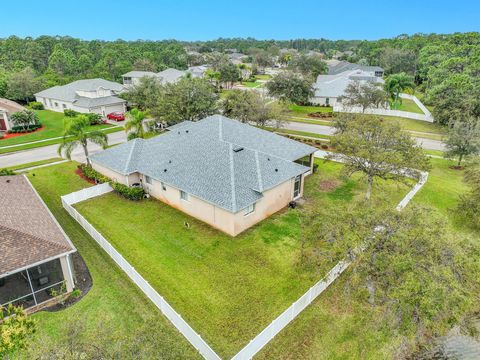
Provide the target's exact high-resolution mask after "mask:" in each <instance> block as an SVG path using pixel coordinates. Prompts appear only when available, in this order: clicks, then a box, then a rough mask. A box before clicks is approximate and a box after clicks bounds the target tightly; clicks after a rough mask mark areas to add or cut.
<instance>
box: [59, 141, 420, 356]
mask: <svg viewBox="0 0 480 360" xmlns="http://www.w3.org/2000/svg"><path fill="white" fill-rule="evenodd" d="M329 154H330V153H329V152H326V151H322V150H319V151H317V152H316V153H315V157H317V158H325V157H326V156H327V155H329ZM332 160H333V161H339V162H341V159H332ZM408 173H411V171H409V172H406V175H407V174H408ZM407 176H408V175H407ZM427 178H428V173H427V172H421V173H420V180H419V181H418V183H417V184H416V185H415V186H414V187H413V188H412V190H410V192H409V193H408V194H407V195H406V196H405V197H404V198H403V199H402V201H400V203H399V204H398V205H397V208H396V209H397V210H398V211H401V210H402V209H403V208H404V207H405V206H407V204H408V203H409V202H410V200H412V198H413V197H414V196H415V194H416V193H417V192H418V191H419V190H420V189H421V188H422V186H423V185H424V184H425V183H426V182H427ZM112 190H113V189H112V188H111V187H110V185H108V184H101V185H97V186H93V187H90V188H87V189H84V190H80V191H77V192H74V193H71V194H68V195H65V196H62V204H63V207H64V208H65V209H66V210H67V212H68V213H69V214H70V215H71V216H72V217H73V218H74V219H75V220H76V221H77V222H78V223H79V224H80V225H81V226H82V227H83V228H84V229H85V230H86V231H87V232H88V233H89V234H90V235H91V236H92V237H93V239H95V241H96V242H97V243H98V244H99V245H100V246H101V247H102V249H103V250H105V251H106V252H107V253H108V254H109V255H110V257H111V258H112V259H113V260H114V261H115V262H116V263H117V265H118V266H119V267H120V268H121V269H122V270H123V271H124V272H125V273H126V274H127V275H128V276H129V277H130V279H132V281H133V282H134V283H135V284H136V285H137V286H138V287H139V288H140V289H141V290H142V291H143V292H144V293H145V295H147V297H148V298H149V299H150V300H151V301H152V302H153V303H154V304H155V305H156V306H157V307H158V308H159V309H160V311H161V312H162V313H163V314H164V315H165V316H166V317H167V319H169V320H170V321H171V323H172V324H173V325H174V326H175V327H176V328H177V329H178V331H180V333H182V335H183V336H185V338H186V339H187V340H188V341H189V342H190V343H191V344H192V345H193V346H194V347H195V349H197V350H198V352H199V353H200V354H201V355H202V356H203V357H204V358H205V359H207V360H220V357H219V356H218V355H217V354H216V353H215V352H214V351H213V349H212V348H211V347H210V346H209V345H208V344H207V343H206V342H205V341H204V340H203V339H202V338H201V336H200V335H199V334H198V333H197V332H195V330H193V329H192V328H191V327H190V325H188V323H187V322H186V321H185V320H183V319H182V317H181V316H180V314H178V313H177V312H176V311H175V310H174V309H173V308H172V307H171V306H170V305H169V304H168V303H167V302H166V301H165V299H164V298H163V297H162V296H161V295H160V294H158V293H157V292H156V291H155V289H154V288H153V287H152V286H151V285H150V284H149V283H148V282H147V281H146V280H145V279H144V278H143V277H142V276H141V275H140V274H139V273H138V272H137V271H136V270H135V269H134V268H133V267H132V266H131V265H130V264H129V263H128V262H127V261H126V260H125V259H124V258H123V256H122V255H121V254H120V253H119V252H118V251H116V250H115V249H114V247H113V246H112V245H111V244H110V243H109V242H108V241H107V240H106V239H105V238H104V237H103V236H102V235H101V234H100V233H99V232H98V231H97V230H96V229H95V228H94V227H93V226H92V225H91V224H90V223H89V222H88V221H87V220H86V219H85V218H84V217H83V216H82V215H81V214H80V213H79V212H78V211H77V210H75V208H73V207H72V205H73V204H76V203H78V202H80V201H84V200H87V199H91V198H94V197H96V196H100V195H103V194H106V193H108V192H111V191H112ZM362 250H363V247H360V248H359V249H357V251H354V253H356V252H358V251H362ZM351 262H352V257H351V256H349V257H346V258H345V259H343V260H341V261H339V262H338V263H337V264H336V265H335V266H334V267H333V268H332V269H331V270H330V271H329V272H328V273H327V275H326V276H325V277H324V278H323V279H321V280H320V281H318V282H317V283H316V284H315V285H313V286H312V287H311V288H310V289H309V290H308V291H307V292H306V293H305V294H303V295H302V296H301V297H300V298H299V299H298V300H297V301H295V302H294V303H293V304H292V305H291V306H290V307H289V308H288V309H286V310H285V311H284V312H283V313H282V314H281V315H280V316H278V317H277V318H276V319H275V320H273V321H272V322H271V323H270V325H268V326H267V327H266V328H265V329H264V330H263V331H262V332H261V333H260V334H258V335H257V336H256V337H255V338H254V339H253V340H251V341H250V343H248V344H247V345H246V346H245V347H244V348H243V349H242V350H240V351H239V352H238V353H237V354H236V355H235V356H234V357H233V358H232V360H247V359H251V358H252V357H253V356H255V354H257V353H258V352H259V351H260V350H261V349H262V348H263V347H265V345H267V344H268V343H269V342H270V341H271V340H272V339H273V338H274V337H275V336H276V335H277V334H278V333H279V332H280V331H282V330H283V329H284V328H285V327H286V326H287V325H288V324H289V323H290V322H292V321H293V320H294V319H295V318H296V317H297V316H298V315H299V314H300V313H301V312H302V311H303V310H305V308H306V307H307V306H308V305H310V304H311V303H312V302H313V301H314V300H315V299H316V298H317V297H318V296H319V295H320V294H321V293H322V292H323V291H325V290H326V289H327V288H328V286H329V285H330V284H332V283H333V282H334V281H335V280H336V279H337V278H338V277H339V276H340V275H341V274H342V273H343V272H344V271H345V270H346V269H347V268H348V266H349V265H350V264H351Z"/></svg>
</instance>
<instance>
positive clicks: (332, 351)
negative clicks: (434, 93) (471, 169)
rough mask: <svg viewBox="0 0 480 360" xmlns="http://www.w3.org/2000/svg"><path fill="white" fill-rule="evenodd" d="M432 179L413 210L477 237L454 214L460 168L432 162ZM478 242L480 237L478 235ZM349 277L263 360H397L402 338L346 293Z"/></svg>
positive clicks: (268, 350) (307, 311)
mask: <svg viewBox="0 0 480 360" xmlns="http://www.w3.org/2000/svg"><path fill="white" fill-rule="evenodd" d="M431 164H432V166H433V168H432V170H431V171H430V173H429V178H428V181H427V183H426V184H425V185H424V187H423V188H422V189H421V190H420V192H419V193H418V194H417V195H416V196H415V197H414V198H413V200H412V204H418V205H425V206H431V207H433V208H435V209H437V210H438V211H440V212H441V213H443V214H445V215H446V216H448V221H449V224H450V225H451V226H450V228H451V231H456V232H460V233H465V234H469V235H472V233H473V232H472V231H471V230H469V229H467V228H465V224H464V222H462V221H458V219H455V216H454V215H453V213H452V211H451V210H453V209H454V208H455V206H456V204H457V202H458V197H459V195H461V194H462V193H464V192H465V191H466V190H467V187H466V186H465V183H464V182H463V171H459V170H453V169H451V168H450V166H451V165H454V162H452V161H449V160H444V159H431ZM473 236H475V237H476V238H477V239H478V241H480V236H479V234H478V233H476V234H473ZM348 276H349V272H348V271H347V272H346V273H345V274H343V275H342V276H341V277H340V278H339V279H338V280H337V281H336V282H335V283H334V284H333V285H332V286H330V287H329V288H328V289H327V291H326V292H325V293H323V294H322V295H320V296H319V298H318V299H317V300H316V301H315V302H314V303H313V304H312V305H311V306H310V307H308V308H307V309H305V311H304V312H303V313H302V314H300V315H299V317H298V318H297V319H295V320H294V321H293V322H292V323H291V324H289V325H288V327H287V328H286V329H284V331H282V332H281V333H280V334H278V335H277V336H276V337H275V338H274V339H273V340H272V341H271V342H270V343H269V344H267V346H266V347H265V348H264V349H263V350H262V351H261V352H260V353H259V354H258V355H257V357H256V358H257V359H261V360H267V359H311V360H314V359H315V360H323V359H325V360H327V359H352V360H353V359H379V360H380V359H391V358H394V354H395V352H396V350H397V349H398V346H399V344H400V341H401V338H399V336H398V334H396V333H392V332H391V331H389V330H388V328H387V327H386V326H385V325H384V324H382V323H381V322H379V321H378V319H379V318H381V316H382V314H381V312H382V310H383V309H382V308H381V307H380V308H373V307H371V306H369V305H367V304H364V303H360V302H357V301H355V300H352V299H351V298H350V297H349V296H348V295H347V291H346V287H345V285H346V280H347V279H348Z"/></svg>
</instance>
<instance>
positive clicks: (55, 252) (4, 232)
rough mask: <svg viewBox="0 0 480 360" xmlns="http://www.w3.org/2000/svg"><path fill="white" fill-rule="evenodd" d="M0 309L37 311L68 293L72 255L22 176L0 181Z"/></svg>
mask: <svg viewBox="0 0 480 360" xmlns="http://www.w3.org/2000/svg"><path fill="white" fill-rule="evenodd" d="M0 204H1V206H0V219H1V221H0V239H1V241H0V254H1V255H0V305H2V306H5V305H7V304H14V305H17V306H23V308H25V309H26V308H38V307H40V306H42V305H43V304H45V303H46V302H48V301H50V300H52V290H54V289H55V290H56V291H59V290H60V289H62V288H63V289H65V291H66V292H71V291H72V290H73V288H74V270H73V263H72V261H71V255H72V254H73V253H74V252H76V249H75V247H74V246H73V244H72V243H71V241H70V239H69V238H68V236H67V235H66V234H65V232H64V231H63V230H62V228H61V227H60V225H59V224H58V222H57V221H56V219H55V218H54V217H53V215H52V213H51V212H50V210H49V209H48V208H47V206H46V205H45V203H44V202H43V201H42V199H41V198H40V196H39V195H38V194H37V192H36V191H35V189H34V188H33V186H32V185H31V184H30V182H29V181H28V179H27V177H26V176H24V175H14V176H2V177H0Z"/></svg>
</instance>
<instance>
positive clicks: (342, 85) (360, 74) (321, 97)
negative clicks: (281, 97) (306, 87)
mask: <svg viewBox="0 0 480 360" xmlns="http://www.w3.org/2000/svg"><path fill="white" fill-rule="evenodd" d="M352 81H360V82H372V83H375V84H383V83H384V80H383V79H382V78H381V77H378V76H375V75H373V74H372V72H365V71H363V70H346V71H344V72H341V73H339V74H335V75H318V77H317V81H316V82H315V84H314V85H313V88H314V96H313V98H311V99H310V102H311V103H313V104H316V105H325V106H335V105H336V103H337V102H338V98H339V97H341V96H342V95H344V93H345V89H346V88H347V86H348V84H350V83H351V82H352Z"/></svg>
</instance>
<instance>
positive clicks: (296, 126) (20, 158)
mask: <svg viewBox="0 0 480 360" xmlns="http://www.w3.org/2000/svg"><path fill="white" fill-rule="evenodd" d="M284 128H285V129H289V130H297V131H305V132H311V133H316V134H320V135H332V134H333V131H334V129H333V128H332V127H330V126H323V125H315V124H305V123H297V122H287V123H285V124H284ZM126 140H127V137H126V135H125V132H123V131H119V132H116V133H112V134H108V143H109V144H118V143H121V142H125V141H126ZM415 140H416V141H417V142H418V144H420V145H421V146H422V147H423V148H424V149H428V150H444V149H445V146H444V144H443V143H442V142H441V141H438V140H429V139H421V138H415ZM57 149H58V145H49V146H44V147H39V148H35V149H31V150H24V151H18V152H14V153H10V154H2V155H0V168H4V167H9V166H14V165H20V164H25V163H29V162H34V161H40V160H46V159H51V158H54V157H58V155H57ZM88 150H89V152H90V153H91V154H93V153H95V152H97V151H100V150H101V148H100V147H99V146H98V145H95V144H90V145H89V147H88ZM72 159H74V160H76V161H79V162H84V161H85V155H84V153H83V150H82V149H81V148H76V149H75V150H74V151H73V154H72Z"/></svg>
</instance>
